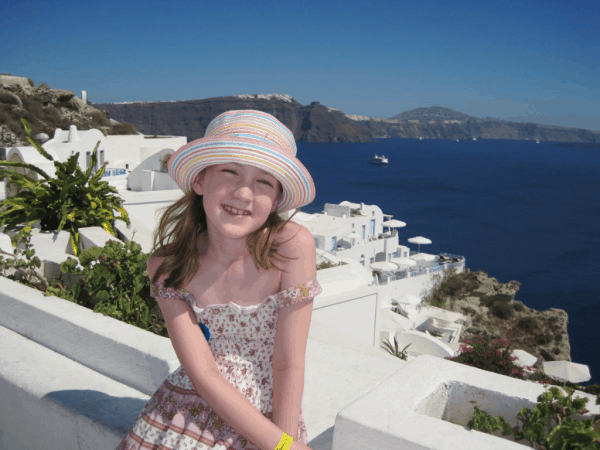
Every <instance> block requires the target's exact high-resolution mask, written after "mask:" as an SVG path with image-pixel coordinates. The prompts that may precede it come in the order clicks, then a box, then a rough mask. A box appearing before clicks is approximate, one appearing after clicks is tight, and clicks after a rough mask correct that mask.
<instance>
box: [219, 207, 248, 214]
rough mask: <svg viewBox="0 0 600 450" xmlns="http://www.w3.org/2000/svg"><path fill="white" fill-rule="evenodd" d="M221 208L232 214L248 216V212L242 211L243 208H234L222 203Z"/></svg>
mask: <svg viewBox="0 0 600 450" xmlns="http://www.w3.org/2000/svg"><path fill="white" fill-rule="evenodd" d="M223 209H224V210H225V211H226V212H228V213H229V214H230V215H232V216H249V215H250V213H249V212H248V211H244V210H243V209H235V208H232V207H231V206H228V205H223Z"/></svg>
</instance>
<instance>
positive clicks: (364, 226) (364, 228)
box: [363, 225, 367, 239]
mask: <svg viewBox="0 0 600 450" xmlns="http://www.w3.org/2000/svg"><path fill="white" fill-rule="evenodd" d="M366 229H367V226H366V225H363V239H364V238H365V230H366Z"/></svg>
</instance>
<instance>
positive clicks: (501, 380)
mask: <svg viewBox="0 0 600 450" xmlns="http://www.w3.org/2000/svg"><path fill="white" fill-rule="evenodd" d="M544 391H545V390H544V387H543V386H542V385H539V384H536V383H531V382H527V381H522V380H517V379H514V378H510V377H506V376H503V375H498V374H495V373H492V372H487V371H484V370H480V369H475V368H473V367H469V366H465V365H463V364H459V363H455V362H452V361H448V360H445V359H441V358H436V357H433V356H429V355H425V356H420V357H418V358H416V359H415V360H413V361H411V362H410V363H409V364H407V365H406V366H405V367H404V368H403V369H402V370H399V371H398V372H396V373H395V374H394V375H392V376H391V377H389V378H388V379H386V380H385V381H384V382H383V383H381V384H380V385H378V386H377V387H376V388H375V389H373V390H371V391H370V392H369V393H368V394H366V395H365V396H363V397H361V398H360V399H358V400H356V401H355V402H354V403H352V404H350V405H349V406H347V407H346V408H344V409H343V410H342V411H340V413H339V414H338V416H337V418H336V422H335V431H334V437H333V447H332V448H333V450H342V449H343V450H350V449H366V448H377V449H378V450H387V449H389V450H398V449H411V450H425V449H427V450H459V449H461V450H463V449H486V450H487V449H489V450H507V449H515V450H519V449H523V448H524V447H523V445H521V444H519V443H516V442H513V441H510V440H507V439H505V438H500V437H495V436H492V435H489V434H485V433H481V432H478V431H471V430H468V429H467V427H466V424H467V423H468V422H469V420H470V419H471V418H472V417H473V406H474V403H471V402H476V404H477V405H478V407H479V409H481V410H484V411H486V412H487V413H489V414H491V415H492V416H502V417H504V419H505V420H506V422H507V423H508V424H509V425H510V426H511V427H512V426H515V425H516V419H515V416H516V414H517V413H518V412H519V411H520V410H521V408H523V407H524V406H525V407H528V408H532V407H533V406H534V405H535V403H536V402H537V397H538V396H539V395H540V394H542V393H543V392H544ZM577 395H579V396H586V397H588V398H590V399H592V396H588V395H586V394H583V393H579V392H576V393H575V396H577ZM392 399H393V401H392ZM587 409H589V410H590V411H591V412H590V413H588V415H586V417H587V416H590V417H592V416H593V414H598V412H599V411H600V406H598V405H595V401H594V400H590V401H589V402H588V405H587ZM452 422H453V423H452ZM509 437H510V436H509Z"/></svg>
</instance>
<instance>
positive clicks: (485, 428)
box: [467, 405, 512, 436]
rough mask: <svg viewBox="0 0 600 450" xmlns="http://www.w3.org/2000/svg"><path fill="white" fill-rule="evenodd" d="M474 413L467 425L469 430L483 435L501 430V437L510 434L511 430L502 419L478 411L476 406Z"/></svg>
mask: <svg viewBox="0 0 600 450" xmlns="http://www.w3.org/2000/svg"><path fill="white" fill-rule="evenodd" d="M474 409H475V413H474V414H473V418H472V419H471V420H470V421H469V423H468V424H467V427H469V430H477V431H481V432H483V433H487V434H492V433H493V432H494V431H496V430H498V429H501V430H502V434H503V435H505V436H506V435H507V434H510V433H511V432H512V429H511V428H510V425H509V424H507V423H506V421H505V420H504V417H502V416H498V417H492V416H490V415H489V414H488V413H486V412H485V411H482V410H480V409H479V408H478V407H477V405H476V406H475V407H474Z"/></svg>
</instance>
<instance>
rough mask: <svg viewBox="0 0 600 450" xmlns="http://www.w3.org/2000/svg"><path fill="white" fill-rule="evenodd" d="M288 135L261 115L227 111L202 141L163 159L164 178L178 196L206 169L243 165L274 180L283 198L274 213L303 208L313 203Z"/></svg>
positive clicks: (308, 181) (305, 173)
mask: <svg viewBox="0 0 600 450" xmlns="http://www.w3.org/2000/svg"><path fill="white" fill-rule="evenodd" d="M296 151H297V149H296V141H295V140H294V135H293V134H292V132H291V131H290V130H289V129H288V128H287V127H286V126H285V125H284V124H282V123H281V122H280V121H279V120H277V119H276V118H275V117H273V116H272V115H270V114H267V113H264V112H262V111H253V110H244V111H227V112H224V113H223V114H221V115H219V116H217V117H216V118H215V119H213V121H212V122H211V123H210V124H209V125H208V128H207V129H206V133H204V137H203V138H202V139H198V140H195V141H192V142H190V143H189V144H186V145H184V146H183V147H181V148H180V149H179V150H177V151H176V152H175V153H174V154H173V156H171V158H170V159H169V163H168V165H169V167H168V170H169V174H170V175H171V177H172V178H173V180H175V182H176V183H177V185H178V186H179V187H180V188H181V189H182V190H183V191H184V192H188V191H189V190H190V189H191V183H192V181H193V180H194V179H195V178H196V176H197V175H198V174H199V173H200V171H201V170H203V169H204V168H206V167H207V166H212V165H215V164H225V163H230V162H233V163H238V164H248V165H251V166H254V167H257V168H259V169H261V170H264V171H265V172H268V173H270V174H271V175H273V176H274V177H275V178H277V179H278V180H279V182H280V183H281V186H282V187H283V195H282V197H281V200H280V201H279V206H278V208H277V212H279V213H284V212H286V211H289V210H291V209H295V208H299V207H300V206H303V205H308V204H309V203H310V202H312V201H313V199H314V198H315V184H314V182H313V179H312V177H311V176H310V173H308V170H307V169H306V167H304V165H303V164H302V163H301V162H300V161H299V160H298V158H296Z"/></svg>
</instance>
